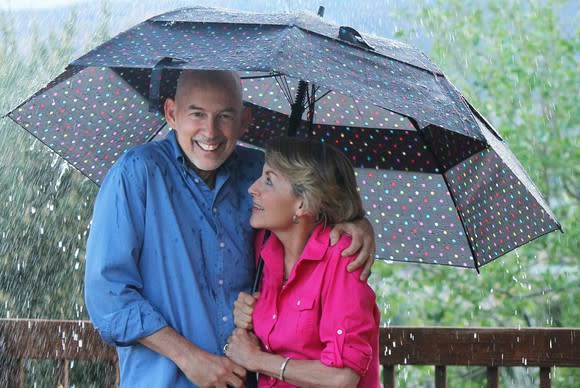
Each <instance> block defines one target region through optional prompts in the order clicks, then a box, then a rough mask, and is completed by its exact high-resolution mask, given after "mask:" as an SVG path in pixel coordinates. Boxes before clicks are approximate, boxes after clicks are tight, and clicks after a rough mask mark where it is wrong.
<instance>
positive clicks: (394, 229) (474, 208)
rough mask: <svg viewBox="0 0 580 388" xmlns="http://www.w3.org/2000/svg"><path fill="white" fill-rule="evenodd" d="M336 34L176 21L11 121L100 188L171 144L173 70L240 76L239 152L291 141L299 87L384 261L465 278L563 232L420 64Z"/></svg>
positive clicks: (395, 47)
mask: <svg viewBox="0 0 580 388" xmlns="http://www.w3.org/2000/svg"><path fill="white" fill-rule="evenodd" d="M203 15H205V16H206V17H205V18H204V17H202V16H203ZM170 18H174V19H175V20H176V21H175V22H171V21H169V19H170ZM196 18H201V19H202V20H205V23H193V22H191V20H194V19H196ZM261 18H262V19H261ZM264 18H265V19H264ZM258 20H261V21H264V20H266V21H268V20H269V21H270V22H271V24H270V25H267V24H259V23H258V24H257V21H258ZM236 21H238V22H240V23H242V24H233V22H236ZM296 26H302V27H303V28H297V27H296ZM304 26H307V27H309V28H310V29H311V30H312V31H315V32H316V34H311V33H309V32H307V31H306V30H305V29H304ZM337 31H338V27H337V26H332V25H329V24H327V23H324V22H321V21H320V19H318V18H313V17H310V16H308V15H306V16H304V15H302V16H295V17H294V18H292V17H290V16H288V15H283V16H280V15H274V16H271V15H268V16H255V15H251V14H234V15H233V16H232V17H231V18H229V17H228V16H227V15H226V16H224V14H223V13H219V12H216V11H213V10H209V11H208V10H207V9H202V8H194V9H185V10H181V11H176V12H174V13H170V14H167V15H162V16H160V17H158V18H154V19H152V20H151V21H147V22H145V23H143V24H140V25H138V26H136V27H134V28H133V29H131V30H129V31H127V32H125V33H123V34H120V35H119V36H117V37H115V38H113V39H111V40H110V41H109V42H106V43H105V44H103V45H101V46H99V47H98V48H96V49H95V50H93V51H91V52H89V53H88V54H86V55H85V56H83V57H82V58H80V59H79V60H77V61H75V62H74V63H73V64H72V65H71V66H70V67H69V68H67V70H66V71H65V72H64V73H63V74H61V75H60V76H59V77H57V78H56V79H55V80H54V81H53V82H51V83H50V84H49V85H47V87H45V88H43V89H42V90H40V91H39V92H38V93H36V94H35V95H34V96H32V97H31V98H30V99H29V100H28V101H26V102H25V103H23V104H22V105H21V106H19V107H18V108H17V109H15V110H14V111H13V112H11V113H10V114H9V116H10V117H11V118H12V119H14V120H15V121H16V122H17V123H18V124H20V125H21V126H22V127H24V128H25V129H26V130H28V131H29V132H31V133H32V134H33V135H34V136H36V137H37V138H38V139H40V140H41V141H42V142H43V143H45V144H46V145H47V146H49V147H50V148H52V149H53V150H54V151H55V152H57V153H58V154H59V155H61V156H62V157H63V158H65V159H66V160H67V161H69V162H70V163H71V164H72V165H73V166H75V167H76V168H77V169H79V170H80V171H81V172H82V173H83V174H85V175H86V176H87V177H89V178H90V179H92V180H93V181H94V182H96V183H97V184H99V183H100V182H101V180H102V179H103V177H104V175H105V174H106V172H107V171H108V169H109V168H110V166H111V165H112V164H113V163H114V162H115V161H116V160H117V159H118V158H119V156H120V155H121V154H122V153H123V152H124V151H125V150H127V149H128V148H130V147H133V146H135V145H138V144H143V143H145V142H147V141H151V140H154V139H156V138H159V137H162V136H164V134H165V133H166V132H167V128H166V127H165V121H164V119H163V117H162V116H161V114H160V113H159V112H160V111H161V107H162V105H163V101H164V100H165V98H167V97H168V96H172V95H173V93H174V87H175V81H176V79H177V75H178V74H179V70H180V69H181V68H199V69H235V70H238V71H240V74H241V75H242V88H243V95H244V100H245V102H246V104H249V105H250V106H252V108H253V121H252V123H251V126H250V128H249V130H248V132H247V133H245V134H244V135H243V137H242V141H244V142H247V143H249V144H251V145H253V146H263V145H264V144H265V142H266V141H267V140H268V139H270V138H272V137H276V136H282V135H285V134H286V133H287V128H288V115H289V113H290V102H291V101H292V99H293V96H294V95H295V94H296V89H297V84H298V81H299V80H300V79H303V80H306V81H310V84H309V85H312V83H314V84H315V85H316V87H317V89H316V93H315V98H316V100H315V102H314V104H313V105H314V115H313V117H311V114H310V112H308V110H307V112H306V113H305V114H304V115H303V117H302V121H301V123H300V125H299V128H298V130H297V136H303V137H309V138H317V139H320V141H323V142H328V143H330V144H334V145H336V146H337V147H338V148H339V149H341V150H342V151H343V152H345V154H346V155H348V157H349V158H350V160H351V161H352V163H353V165H354V166H355V167H356V172H357V180H358V183H359V188H360V192H361V196H362V197H363V200H364V203H365V209H366V211H367V217H368V219H369V220H371V222H372V223H373V224H374V227H375V232H376V234H377V256H378V257H379V258H382V259H385V260H396V261H408V262H420V263H432V264H444V265H452V266H460V267H473V266H474V257H475V260H477V263H478V266H479V265H483V264H486V263H488V262H489V261H491V260H493V259H494V258H496V257H498V256H501V255H502V254H504V253H506V252H508V251H510V250H512V249H514V248H516V247H518V246H520V245H522V244H524V243H526V242H527V241H530V240H532V239H534V238H536V237H538V236H541V235H543V234H545V233H548V232H550V231H552V230H554V229H557V228H559V224H558V223H557V221H556V220H555V218H554V217H553V214H552V213H551V211H550V209H549V207H548V206H547V204H546V203H545V202H544V201H543V199H542V198H541V195H540V194H539V192H538V191H537V189H536V188H535V187H534V186H533V184H532V183H531V181H530V180H529V178H528V177H527V175H526V174H525V172H524V171H523V169H521V167H520V166H519V163H518V162H517V160H516V159H515V157H513V155H512V154H511V152H510V151H509V149H508V148H507V146H506V145H505V143H503V141H501V139H499V138H498V136H496V135H494V134H493V133H492V130H491V129H490V128H488V126H487V125H486V124H484V123H482V122H481V121H479V119H478V118H477V116H476V115H474V114H473V112H472V111H471V108H470V107H469V105H468V104H467V103H466V102H465V100H464V99H463V97H462V96H461V95H460V94H459V92H457V90H455V89H454V88H453V86H452V85H451V84H449V83H448V82H447V81H446V80H445V78H444V76H443V75H442V74H441V73H440V71H439V70H438V69H437V67H436V66H435V65H434V64H432V63H431V62H430V61H429V60H428V59H427V58H426V57H425V56H424V55H423V54H421V53H420V52H418V51H417V50H416V49H413V48H410V47H408V46H406V45H403V44H398V43H395V42H392V41H388V40H384V39H380V38H369V39H368V40H369V42H370V43H372V44H373V45H374V46H375V47H377V49H378V53H379V54H383V55H378V54H377V53H373V52H369V51H366V50H361V49H358V48H354V47H352V46H350V45H349V44H346V43H342V42H338V41H337V40H336V39H334V38H333V37H334V36H335V35H336V32H337ZM167 57H169V58H175V59H178V60H180V61H177V62H176V63H174V64H172V68H171V69H166V70H164V71H163V72H161V78H160V80H159V81H160V88H159V95H158V96H151V95H150V84H152V83H154V82H152V79H151V78H152V69H153V68H154V67H155V66H156V65H157V64H158V63H159V62H160V61H162V60H163V59H164V58H167ZM153 74H154V73H153ZM153 78H155V76H154V77H153ZM153 81H154V80H153ZM309 93H312V89H311V88H310V86H309ZM150 105H151V106H150ZM310 120H311V121H312V126H311V125H310V123H309V121H310Z"/></svg>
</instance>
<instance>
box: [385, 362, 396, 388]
mask: <svg viewBox="0 0 580 388" xmlns="http://www.w3.org/2000/svg"><path fill="white" fill-rule="evenodd" d="M396 386H397V385H396V382H395V366H394V365H383V387H384V388H395V387H396Z"/></svg>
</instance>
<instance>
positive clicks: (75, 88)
mask: <svg viewBox="0 0 580 388" xmlns="http://www.w3.org/2000/svg"><path fill="white" fill-rule="evenodd" d="M59 80H60V82H59V83H53V84H52V87H51V88H48V89H44V90H43V91H42V92H40V93H37V94H36V95H35V96H34V97H32V98H31V99H30V100H29V101H27V102H26V103H25V104H24V105H22V106H20V107H19V108H18V109H16V110H15V111H14V112H12V113H11V114H10V116H11V117H12V118H13V119H14V120H15V121H16V122H17V123H19V124H20V125H21V126H22V127H23V128H24V129H26V130H27V131H29V132H30V133H32V134H33V135H34V136H35V137H37V138H38V139H39V140H40V141H42V142H43V143H44V144H46V145H47V146H48V147H50V148H51V149H52V150H54V151H55V152H56V153H57V154H59V155H60V156H62V157H63V158H65V159H66V160H67V161H68V162H70V163H71V164H72V165H73V166H74V167H76V168H77V169H78V170H80V171H81V172H82V173H83V174H84V175H86V176H87V177H89V178H90V179H91V180H93V181H94V182H96V183H99V182H101V180H102V179H103V178H104V175H105V174H106V172H107V171H108V169H109V168H110V167H111V166H112V165H113V163H114V162H115V161H116V160H117V159H118V158H119V156H120V155H122V154H123V152H125V150H127V149H128V148H130V147H133V146H135V145H138V144H142V143H145V142H147V141H148V139H149V138H151V137H152V136H155V134H156V133H157V131H158V130H159V129H160V128H161V127H162V126H163V125H164V123H165V121H164V120H163V118H162V117H161V116H159V115H158V114H153V113H150V112H149V111H148V109H149V104H148V101H147V100H146V99H144V98H143V96H142V95H141V94H140V93H137V92H136V91H135V89H134V88H132V87H131V86H130V85H128V84H127V83H126V82H125V81H124V80H123V79H122V78H121V77H119V75H118V74H117V73H116V72H115V71H113V70H111V69H107V68H95V67H90V68H86V69H83V70H80V71H78V72H77V70H75V69H70V70H67V71H66V72H65V73H64V74H63V75H61V77H59Z"/></svg>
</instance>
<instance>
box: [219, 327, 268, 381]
mask: <svg viewBox="0 0 580 388" xmlns="http://www.w3.org/2000/svg"><path fill="white" fill-rule="evenodd" d="M261 353H262V349H261V348H260V342H259V341H258V337H256V336H255V335H254V334H253V333H252V332H250V331H248V330H244V329H239V328H238V329H234V332H233V333H232V335H231V336H230V337H229V338H228V346H227V349H225V354H226V356H227V357H228V358H229V359H230V360H232V361H233V362H235V363H236V364H238V365H240V366H242V367H244V368H246V369H248V370H251V371H255V370H256V369H257V368H258V365H257V361H256V360H257V357H258V356H259V355H260V354H261Z"/></svg>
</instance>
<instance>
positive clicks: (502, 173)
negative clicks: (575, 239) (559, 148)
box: [445, 149, 559, 265]
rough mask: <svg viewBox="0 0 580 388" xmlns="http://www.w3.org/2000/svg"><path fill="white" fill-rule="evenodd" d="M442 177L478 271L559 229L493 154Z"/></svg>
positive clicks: (489, 151) (477, 157) (488, 152)
mask: <svg viewBox="0 0 580 388" xmlns="http://www.w3.org/2000/svg"><path fill="white" fill-rule="evenodd" d="M445 176H446V178H447V179H448V180H449V186H450V187H451V193H452V195H453V197H454V198H455V201H456V204H457V209H458V211H459V213H460V214H461V218H462V220H463V223H464V225H465V228H466V230H467V232H468V234H469V240H470V243H471V245H472V247H473V250H474V252H475V253H476V257H477V260H478V262H479V265H484V264H486V263H488V262H489V261H491V260H493V259H495V258H496V257H499V256H501V255H503V254H504V253H506V252H509V251H511V250H513V249H515V248H517V247H518V246H520V245H523V244H525V243H527V242H528V241H531V240H533V239H535V238H537V237H539V236H542V235H544V234H546V233H548V232H550V231H552V230H554V229H555V228H556V227H558V226H559V225H558V224H557V223H555V220H554V219H553V218H552V217H551V216H550V214H549V213H548V212H547V211H546V210H545V209H544V207H543V206H542V205H541V204H540V203H539V202H538V201H537V200H536V198H534V196H533V195H532V194H531V193H530V191H529V189H528V188H527V187H526V186H525V185H524V184H523V183H522V181H521V180H520V179H518V177H517V176H516V175H515V174H514V173H513V171H512V170H511V169H510V168H509V167H508V166H507V165H506V164H505V163H504V162H503V161H502V160H501V159H500V158H499V157H498V155H497V153H496V152H495V151H494V150H492V149H487V150H485V151H482V152H480V153H478V154H477V155H474V156H472V157H471V158H469V159H467V160H465V161H463V162H462V163H460V164H459V165H457V166H455V167H453V168H451V169H450V170H449V171H447V172H446V173H445Z"/></svg>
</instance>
